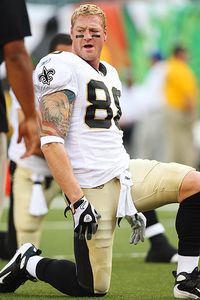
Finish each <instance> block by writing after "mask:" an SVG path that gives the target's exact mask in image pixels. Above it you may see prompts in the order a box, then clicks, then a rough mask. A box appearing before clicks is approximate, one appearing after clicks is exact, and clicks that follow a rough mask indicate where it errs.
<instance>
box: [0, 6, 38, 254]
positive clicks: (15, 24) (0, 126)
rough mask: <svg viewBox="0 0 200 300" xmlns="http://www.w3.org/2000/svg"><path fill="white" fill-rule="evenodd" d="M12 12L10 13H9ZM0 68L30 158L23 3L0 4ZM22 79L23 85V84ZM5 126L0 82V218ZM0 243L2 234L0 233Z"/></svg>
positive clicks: (32, 125)
mask: <svg viewBox="0 0 200 300" xmlns="http://www.w3.org/2000/svg"><path fill="white" fill-rule="evenodd" d="M13 8H14V9H13ZM0 11H1V18H0V65H1V64H2V62H3V61H4V62H5V66H6V70H7V77H8V80H9V84H10V85H11V87H12V88H13V90H14V92H15V93H16V95H17V97H18V98H19V101H20V103H21V105H22V108H23V110H24V114H25V119H24V122H23V123H22V124H21V126H20V128H19V140H20V139H21V138H22V137H24V138H25V141H26V146H27V148H26V149H25V150H24V151H25V152H24V153H22V155H25V156H26V155H30V154H31V153H32V151H33V150H34V148H35V146H36V136H37V134H38V128H37V122H36V112H35V106H34V91H33V83H32V63H31V60H30V57H29V55H28V53H27V51H26V48H25V46H24V38H25V37H26V36H30V35H31V32H30V26H29V19H28V14H27V10H26V5H25V1H24V0H19V1H18V2H17V6H16V1H14V0H2V1H0ZM24 78H26V84H24ZM7 132H8V123H7V116H6V104H5V98H4V93H3V88H2V83H1V82H0V216H1V214H2V212H3V208H4V202H5V201H4V200H5V193H4V192H5V174H6V163H7ZM1 240H4V233H2V235H1V233H0V248H1Z"/></svg>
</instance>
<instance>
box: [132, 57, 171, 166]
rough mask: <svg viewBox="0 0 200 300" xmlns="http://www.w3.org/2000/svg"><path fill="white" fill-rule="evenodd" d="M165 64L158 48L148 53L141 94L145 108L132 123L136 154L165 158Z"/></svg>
mask: <svg viewBox="0 0 200 300" xmlns="http://www.w3.org/2000/svg"><path fill="white" fill-rule="evenodd" d="M166 72H167V64H166V61H165V60H164V57H163V55H162V53H161V52H160V51H155V52H153V53H152V54H151V55H150V56H149V70H148V71H147V74H146V77H145V80H144V81H143V84H142V88H143V91H144V92H143V93H144V96H143V98H142V99H141V102H142V103H141V105H143V106H144V107H145V111H144V113H143V115H142V116H141V118H140V121H139V122H138V123H137V126H136V127H135V132H134V135H133V136H132V141H131V143H132V149H131V152H133V153H134V156H135V157H139V158H143V159H145V158H147V159H156V160H158V161H162V162H165V161H166V154H165V149H166V142H165V140H166V138H165V131H164V105H165V95H164V83H165V80H166Z"/></svg>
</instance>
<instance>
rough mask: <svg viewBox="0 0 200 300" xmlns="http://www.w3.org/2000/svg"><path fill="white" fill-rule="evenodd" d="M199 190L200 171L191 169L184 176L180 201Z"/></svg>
mask: <svg viewBox="0 0 200 300" xmlns="http://www.w3.org/2000/svg"><path fill="white" fill-rule="evenodd" d="M198 192H200V172H198V171H191V172H189V173H188V174H187V175H186V176H185V177H184V178H183V181H182V184H181V187H180V191H179V199H178V201H179V202H181V201H183V200H184V199H186V198H188V197H190V196H192V195H194V194H196V193H198Z"/></svg>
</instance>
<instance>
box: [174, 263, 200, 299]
mask: <svg viewBox="0 0 200 300" xmlns="http://www.w3.org/2000/svg"><path fill="white" fill-rule="evenodd" d="M172 274H173V275H174V277H175V278H176V280H175V284H174V297H175V298H178V299H200V272H199V271H198V268H195V269H194V270H193V271H192V273H186V272H181V273H179V274H178V275H177V273H176V271H173V272H172Z"/></svg>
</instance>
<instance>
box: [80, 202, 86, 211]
mask: <svg viewBox="0 0 200 300" xmlns="http://www.w3.org/2000/svg"><path fill="white" fill-rule="evenodd" d="M86 205H87V201H84V202H83V203H82V204H81V205H80V206H79V207H80V209H86Z"/></svg>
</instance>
